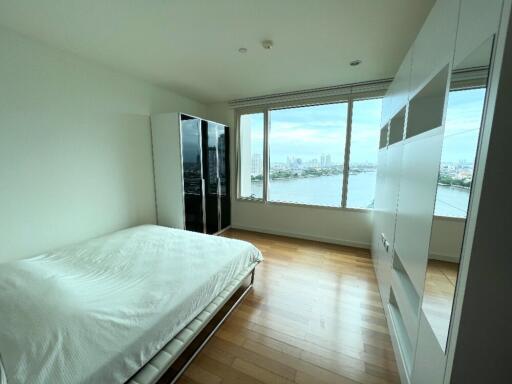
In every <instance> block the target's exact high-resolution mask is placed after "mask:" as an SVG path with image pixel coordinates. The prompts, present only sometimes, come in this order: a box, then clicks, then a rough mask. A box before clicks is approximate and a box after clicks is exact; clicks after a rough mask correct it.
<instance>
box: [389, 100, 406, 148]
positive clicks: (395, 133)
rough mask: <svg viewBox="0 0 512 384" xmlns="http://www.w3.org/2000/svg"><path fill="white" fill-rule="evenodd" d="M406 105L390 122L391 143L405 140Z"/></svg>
mask: <svg viewBox="0 0 512 384" xmlns="http://www.w3.org/2000/svg"><path fill="white" fill-rule="evenodd" d="M405 113H406V107H403V108H402V109H401V110H400V111H399V112H398V113H397V114H396V115H395V116H393V118H392V119H391V122H390V123H389V145H393V144H395V143H398V142H400V141H402V140H403V138H404V127H405Z"/></svg>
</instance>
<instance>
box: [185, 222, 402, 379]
mask: <svg viewBox="0 0 512 384" xmlns="http://www.w3.org/2000/svg"><path fill="white" fill-rule="evenodd" d="M224 236H226V237H232V238H237V239H242V240H247V241H250V242H252V243H253V244H254V245H256V246H257V247H258V248H259V249H260V250H261V251H262V253H263V255H264V257H265V261H264V262H262V263H261V264H260V265H259V266H258V267H257V268H256V280H255V283H254V288H253V290H252V291H251V292H250V293H249V294H248V296H247V297H246V298H245V299H244V301H243V302H242V303H241V304H240V305H239V306H238V307H237V308H236V309H235V311H234V312H233V313H232V314H231V315H230V317H229V318H228V319H227V320H226V322H225V323H224V324H223V325H222V327H221V328H220V329H219V330H218V332H217V333H216V334H215V336H213V337H212V339H211V340H210V341H209V342H208V344H207V346H206V347H205V348H204V349H203V350H202V351H201V352H200V354H199V355H198V356H197V358H196V359H195V360H194V361H193V363H192V364H191V365H190V366H189V368H188V369H187V371H186V372H185V374H184V375H183V376H182V377H181V378H180V380H179V383H181V384H187V383H189V384H202V383H207V384H210V383H238V384H240V383H269V384H270V383H272V384H273V383H302V384H306V383H315V384H316V383H318V384H321V383H341V384H343V383H371V384H384V383H398V382H399V377H398V373H397V368H396V364H395V360H394V357H393V351H392V346H391V340H390V337H389V334H388V328H387V325H386V320H385V317H384V312H383V308H382V302H381V300H380V296H379V293H378V288H377V281H376V278H375V275H374V272H373V267H372V261H371V259H370V256H369V252H368V251H365V250H360V249H356V248H348V247H341V246H336V245H330V244H323V243H318V242H312V241H306V240H297V239H290V238H286V237H279V236H271V235H264V234H258V233H253V232H246V231H238V230H230V231H228V232H226V233H224Z"/></svg>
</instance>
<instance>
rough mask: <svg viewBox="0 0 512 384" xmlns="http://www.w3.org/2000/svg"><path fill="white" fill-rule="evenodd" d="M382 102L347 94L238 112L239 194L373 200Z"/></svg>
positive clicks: (355, 204)
mask: <svg viewBox="0 0 512 384" xmlns="http://www.w3.org/2000/svg"><path fill="white" fill-rule="evenodd" d="M381 102H382V99H381V98H380V97H379V98H365V99H349V100H344V101H339V102H333V103H328V104H315V105H306V106H293V107H287V108H273V109H271V108H268V109H267V108H265V109H263V108H262V110H261V112H258V113H253V112H251V113H241V114H239V121H238V127H239V148H238V150H239V159H240V160H239V194H238V195H239V197H240V198H251V199H258V200H263V201H269V202H281V203H291V204H306V205H315V206H327V207H348V208H360V209H367V208H372V207H373V200H374V194H375V177H376V165H377V153H378V141H379V128H380V114H381ZM350 112H351V113H350ZM347 139H350V140H349V141H347ZM265 157H267V158H268V161H265Z"/></svg>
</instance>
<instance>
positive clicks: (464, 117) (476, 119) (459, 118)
mask: <svg viewBox="0 0 512 384" xmlns="http://www.w3.org/2000/svg"><path fill="white" fill-rule="evenodd" d="M484 98H485V88H477V89H466V90H457V91H451V92H450V97H449V99H448V109H447V112H446V123H445V137H444V142H443V153H442V155H441V169H440V172H439V182H438V188H437V196H436V208H435V215H436V216H448V217H459V218H465V217H466V214H467V210H468V203H469V194H470V191H471V181H472V180H473V168H474V165H475V156H476V149H477V145H478V136H479V130H480V123H481V120H482V111H483V105H484Z"/></svg>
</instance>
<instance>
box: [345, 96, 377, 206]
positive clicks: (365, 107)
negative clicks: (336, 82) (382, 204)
mask: <svg viewBox="0 0 512 384" xmlns="http://www.w3.org/2000/svg"><path fill="white" fill-rule="evenodd" d="M381 109H382V99H369V100H357V101H354V103H353V107H352V134H351V136H350V162H349V164H350V166H349V174H348V190H347V206H348V207H351V208H373V202H374V200H375V184H376V180H377V155H378V148H379V139H380V136H379V134H380V132H379V129H378V127H379V125H380V114H381V113H380V112H381Z"/></svg>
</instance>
